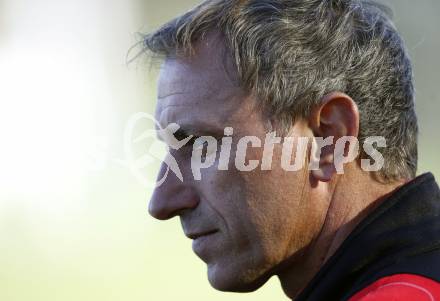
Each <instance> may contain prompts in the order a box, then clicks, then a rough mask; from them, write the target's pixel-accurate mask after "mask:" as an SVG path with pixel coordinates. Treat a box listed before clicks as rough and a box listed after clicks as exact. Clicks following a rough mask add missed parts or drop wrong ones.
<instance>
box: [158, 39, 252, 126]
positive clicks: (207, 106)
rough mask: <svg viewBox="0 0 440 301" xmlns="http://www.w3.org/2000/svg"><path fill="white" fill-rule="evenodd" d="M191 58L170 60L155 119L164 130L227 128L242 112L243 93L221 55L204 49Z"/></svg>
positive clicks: (161, 81) (163, 72)
mask: <svg viewBox="0 0 440 301" xmlns="http://www.w3.org/2000/svg"><path fill="white" fill-rule="evenodd" d="M203 46H204V47H202V48H203V49H201V50H199V51H197V52H196V54H195V55H194V56H193V57H192V58H190V59H189V58H177V59H167V60H166V61H165V62H164V63H163V64H162V66H161V72H160V75H159V82H158V100H157V106H156V118H157V120H158V121H159V123H160V124H161V126H166V125H167V124H170V123H173V122H174V123H177V124H179V125H180V126H181V127H183V128H184V127H186V126H187V127H198V128H200V127H202V128H206V129H209V128H210V127H221V128H224V127H225V126H228V125H230V124H228V123H229V122H231V121H232V120H231V119H232V118H233V117H234V116H235V117H236V114H237V112H239V111H240V106H241V105H242V102H243V99H244V96H245V94H244V92H243V91H242V89H240V88H239V87H238V85H237V82H236V81H235V80H233V79H232V78H231V77H232V76H231V73H230V72H227V71H226V69H225V63H224V62H223V61H222V57H223V56H222V55H221V54H220V51H218V50H216V49H215V47H214V45H210V44H206V45H203Z"/></svg>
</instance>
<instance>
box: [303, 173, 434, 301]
mask: <svg viewBox="0 0 440 301" xmlns="http://www.w3.org/2000/svg"><path fill="white" fill-rule="evenodd" d="M398 273H411V274H417V275H421V276H424V277H428V278H431V279H434V280H436V281H439V282H440V191H439V188H438V186H437V184H436V182H435V179H434V176H433V175H432V174H430V173H427V174H423V175H421V176H419V177H417V178H415V179H414V180H412V181H411V182H409V183H407V184H405V185H403V186H402V187H401V188H399V189H398V190H396V191H395V192H394V193H393V194H392V195H391V196H390V197H389V198H387V199H386V200H385V201H384V202H382V204H380V205H379V206H378V207H377V208H375V209H374V210H373V211H372V212H371V213H370V214H369V215H368V216H367V217H366V218H365V219H364V220H362V221H361V222H360V223H359V224H358V225H357V226H356V228H355V229H354V230H353V231H352V233H350V235H349V236H348V237H347V238H346V239H345V241H344V242H343V243H342V245H341V246H340V247H339V249H338V250H337V251H336V252H335V254H333V256H331V257H330V258H329V260H328V261H327V262H326V263H325V264H324V266H323V267H322V268H321V269H320V270H319V272H318V273H317V274H316V275H315V277H314V278H313V279H312V280H311V282H310V283H309V284H308V285H307V287H306V288H305V289H304V290H303V291H302V292H301V294H300V295H299V296H298V297H297V298H296V299H295V301H306V300H307V301H315V300H316V301H323V300H325V301H333V300H335V301H336V300H337V301H339V300H341V301H342V300H348V299H349V298H350V297H351V296H352V295H354V294H355V293H356V292H357V291H359V290H361V289H362V288H364V287H366V286H368V285H369V284H371V283H373V282H374V281H376V280H378V279H379V278H381V277H384V276H388V275H392V274H398Z"/></svg>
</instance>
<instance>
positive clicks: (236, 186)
mask: <svg viewBox="0 0 440 301" xmlns="http://www.w3.org/2000/svg"><path fill="white" fill-rule="evenodd" d="M215 44H216V43H215V42H212V44H211V45H204V47H200V49H199V50H198V52H197V54H196V55H195V56H194V57H193V58H192V59H168V60H166V61H165V63H164V64H163V66H162V68H161V74H160V79H159V85H158V102H157V109H156V119H157V120H158V121H159V123H160V124H161V126H162V128H165V127H166V126H167V125H168V124H170V123H177V124H178V125H179V126H180V128H181V129H182V130H184V131H185V132H186V133H187V134H188V135H195V136H213V137H218V138H219V142H220V139H221V137H223V135H224V128H225V127H232V128H233V129H234V133H233V143H232V151H231V157H230V160H229V162H230V164H229V168H228V170H218V168H217V167H218V152H219V151H218V152H217V159H216V160H215V163H214V164H213V165H212V166H211V167H209V168H207V169H202V171H201V180H194V178H193V176H192V172H191V154H192V145H186V146H184V147H183V148H181V149H179V150H177V151H171V154H172V155H173V157H174V158H175V159H176V160H177V162H178V164H179V167H180V170H181V171H182V174H183V183H182V182H181V181H180V180H179V179H178V178H177V177H176V176H175V175H174V174H173V173H170V174H169V175H168V178H167V179H166V181H165V182H164V183H163V184H162V185H161V186H160V187H158V188H156V190H155V192H154V194H153V196H152V199H151V202H150V213H151V214H152V215H153V216H154V217H156V218H159V219H169V218H171V217H173V216H176V215H177V216H179V217H180V220H181V223H182V227H183V231H184V233H185V234H186V235H187V236H188V237H190V238H192V239H194V240H193V250H194V252H195V253H196V254H197V255H198V256H199V257H200V258H201V259H202V260H203V261H204V262H205V263H206V264H207V266H208V277H209V281H210V283H211V284H212V285H213V286H214V287H215V288H217V289H219V290H226V291H251V290H254V289H257V288H258V287H259V286H261V285H262V284H263V283H264V282H265V281H266V280H267V279H268V277H269V276H271V275H272V273H274V272H275V269H277V268H281V267H282V266H283V264H286V262H287V259H290V258H294V257H295V256H294V255H296V254H299V251H301V250H304V249H305V248H306V247H307V245H309V244H310V242H311V241H312V239H313V238H314V237H315V235H316V233H317V232H318V231H319V227H320V226H319V225H320V224H321V222H322V214H321V212H320V210H317V208H318V207H320V204H317V203H316V202H315V201H314V200H313V198H310V194H309V191H310V183H309V174H308V171H307V168H304V169H302V170H300V171H298V172H287V171H284V170H283V169H282V168H281V167H280V157H281V145H275V149H274V154H273V160H272V169H271V170H263V171H262V170H261V169H260V166H259V167H258V168H256V169H255V170H253V171H250V172H247V171H239V170H237V169H236V168H235V165H234V159H235V150H236V149H235V146H236V145H237V142H238V140H239V139H240V138H241V137H243V136H257V137H259V138H260V139H261V141H262V142H263V143H264V139H265V135H266V133H268V132H270V131H273V129H272V130H271V123H270V122H269V121H268V120H267V119H266V118H265V117H263V116H262V113H261V111H260V110H258V103H257V101H256V100H255V99H254V98H253V97H252V96H249V95H246V94H245V93H244V92H243V91H242V90H241V89H240V88H239V87H238V86H237V85H236V83H235V81H234V80H233V79H231V77H234V75H231V73H230V72H228V73H227V72H225V68H224V64H223V63H222V62H221V58H222V57H223V56H221V55H220V51H219V50H218V49H219V47H218V46H215ZM289 135H290V136H310V135H311V133H310V130H309V129H308V127H307V126H306V125H305V124H304V123H303V122H297V123H296V124H295V126H294V127H293V128H292V130H291V131H290V133H289ZM179 139H181V138H179ZM219 144H220V143H219ZM219 147H220V145H219ZM294 149H296V145H294ZM207 155H208V156H209V155H214V156H215V155H216V154H207ZM262 157H263V149H262V147H260V148H253V147H249V148H248V150H247V154H246V161H248V160H260V162H261V159H262ZM292 160H293V158H292ZM164 168H165V166H164V165H163V168H162V170H161V173H163V172H164ZM289 264H293V263H292V262H291V261H289Z"/></svg>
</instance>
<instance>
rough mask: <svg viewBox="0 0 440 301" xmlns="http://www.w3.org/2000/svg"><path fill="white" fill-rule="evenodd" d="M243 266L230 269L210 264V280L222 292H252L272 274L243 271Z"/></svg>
mask: <svg viewBox="0 0 440 301" xmlns="http://www.w3.org/2000/svg"><path fill="white" fill-rule="evenodd" d="M245 270H246V269H245V268H243V267H241V268H240V267H235V268H234V267H231V268H230V270H228V269H227V268H224V267H220V266H219V265H208V280H209V283H210V284H211V286H212V287H213V288H215V289H216V290H219V291H222V292H235V293H250V292H253V291H256V290H257V289H259V288H260V287H262V286H263V285H264V284H265V283H266V282H267V281H268V280H269V279H270V277H271V275H258V274H256V273H246V272H243V271H245Z"/></svg>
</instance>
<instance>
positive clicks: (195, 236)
mask: <svg viewBox="0 0 440 301" xmlns="http://www.w3.org/2000/svg"><path fill="white" fill-rule="evenodd" d="M217 232H218V230H210V231H204V232H192V233H185V236H186V237H188V238H189V239H193V240H197V239H199V238H202V237H205V236H209V235H212V234H215V233H217Z"/></svg>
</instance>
